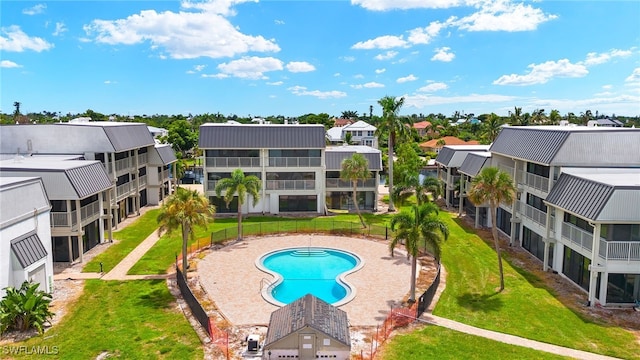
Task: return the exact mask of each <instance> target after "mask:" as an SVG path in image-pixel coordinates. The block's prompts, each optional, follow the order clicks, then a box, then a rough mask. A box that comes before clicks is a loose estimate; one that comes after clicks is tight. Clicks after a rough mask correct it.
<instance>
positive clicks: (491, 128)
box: [483, 113, 502, 143]
mask: <svg viewBox="0 0 640 360" xmlns="http://www.w3.org/2000/svg"><path fill="white" fill-rule="evenodd" d="M483 127H484V131H483V132H484V137H485V138H486V139H487V141H489V142H490V143H492V142H493V141H494V140H495V139H496V137H498V134H499V133H500V130H502V119H501V118H500V117H499V116H498V115H496V114H495V113H491V114H490V115H489V116H488V117H487V119H486V120H485V122H484V124H483Z"/></svg>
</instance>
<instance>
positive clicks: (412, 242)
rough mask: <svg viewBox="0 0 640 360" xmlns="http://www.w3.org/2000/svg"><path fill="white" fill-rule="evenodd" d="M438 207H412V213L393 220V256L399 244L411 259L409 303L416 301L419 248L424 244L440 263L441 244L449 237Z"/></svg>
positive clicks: (405, 213) (404, 212)
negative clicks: (402, 245) (439, 217)
mask: <svg viewBox="0 0 640 360" xmlns="http://www.w3.org/2000/svg"><path fill="white" fill-rule="evenodd" d="M437 213H438V207H437V206H436V205H435V204H434V203H426V204H422V205H412V206H411V210H410V211H402V212H400V213H399V214H395V215H393V217H392V218H391V229H392V230H394V231H395V230H396V229H397V232H396V234H395V236H394V238H393V240H391V243H389V249H390V250H391V256H393V250H394V249H395V247H396V245H398V244H399V243H403V244H404V248H405V250H406V251H407V257H409V258H411V290H409V302H415V301H416V269H417V263H418V253H419V246H420V243H421V242H424V244H425V247H426V246H429V247H430V248H431V252H432V254H433V257H434V258H435V259H436V260H437V261H438V263H439V262H440V252H441V249H440V243H441V242H442V241H443V240H447V238H448V237H449V228H448V227H447V225H446V224H445V223H444V222H442V220H440V219H438V217H437Z"/></svg>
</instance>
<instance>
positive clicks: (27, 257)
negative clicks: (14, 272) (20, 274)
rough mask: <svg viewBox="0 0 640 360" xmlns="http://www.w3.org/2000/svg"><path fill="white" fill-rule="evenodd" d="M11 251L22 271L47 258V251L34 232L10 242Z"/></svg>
mask: <svg viewBox="0 0 640 360" xmlns="http://www.w3.org/2000/svg"><path fill="white" fill-rule="evenodd" d="M11 250H12V251H13V253H14V254H15V256H16V258H17V259H18V262H19V263H20V266H22V268H23V269H26V268H27V267H28V266H29V265H32V264H35V263H36V262H37V261H38V260H40V259H42V258H44V257H45V256H47V250H46V249H45V248H44V245H42V241H40V238H39V237H38V234H36V233H35V232H32V233H29V234H26V235H23V236H21V237H18V238H16V239H13V240H11Z"/></svg>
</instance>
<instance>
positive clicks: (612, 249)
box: [600, 238, 640, 261]
mask: <svg viewBox="0 0 640 360" xmlns="http://www.w3.org/2000/svg"><path fill="white" fill-rule="evenodd" d="M600 257H601V258H603V259H606V260H620V261H640V241H606V240H605V239H602V238H601V239H600Z"/></svg>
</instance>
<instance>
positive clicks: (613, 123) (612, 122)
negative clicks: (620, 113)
mask: <svg viewBox="0 0 640 360" xmlns="http://www.w3.org/2000/svg"><path fill="white" fill-rule="evenodd" d="M596 122H597V125H598V126H605V127H622V126H623V124H622V122H620V121H619V120H616V119H609V118H606V119H598V120H596Z"/></svg>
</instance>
